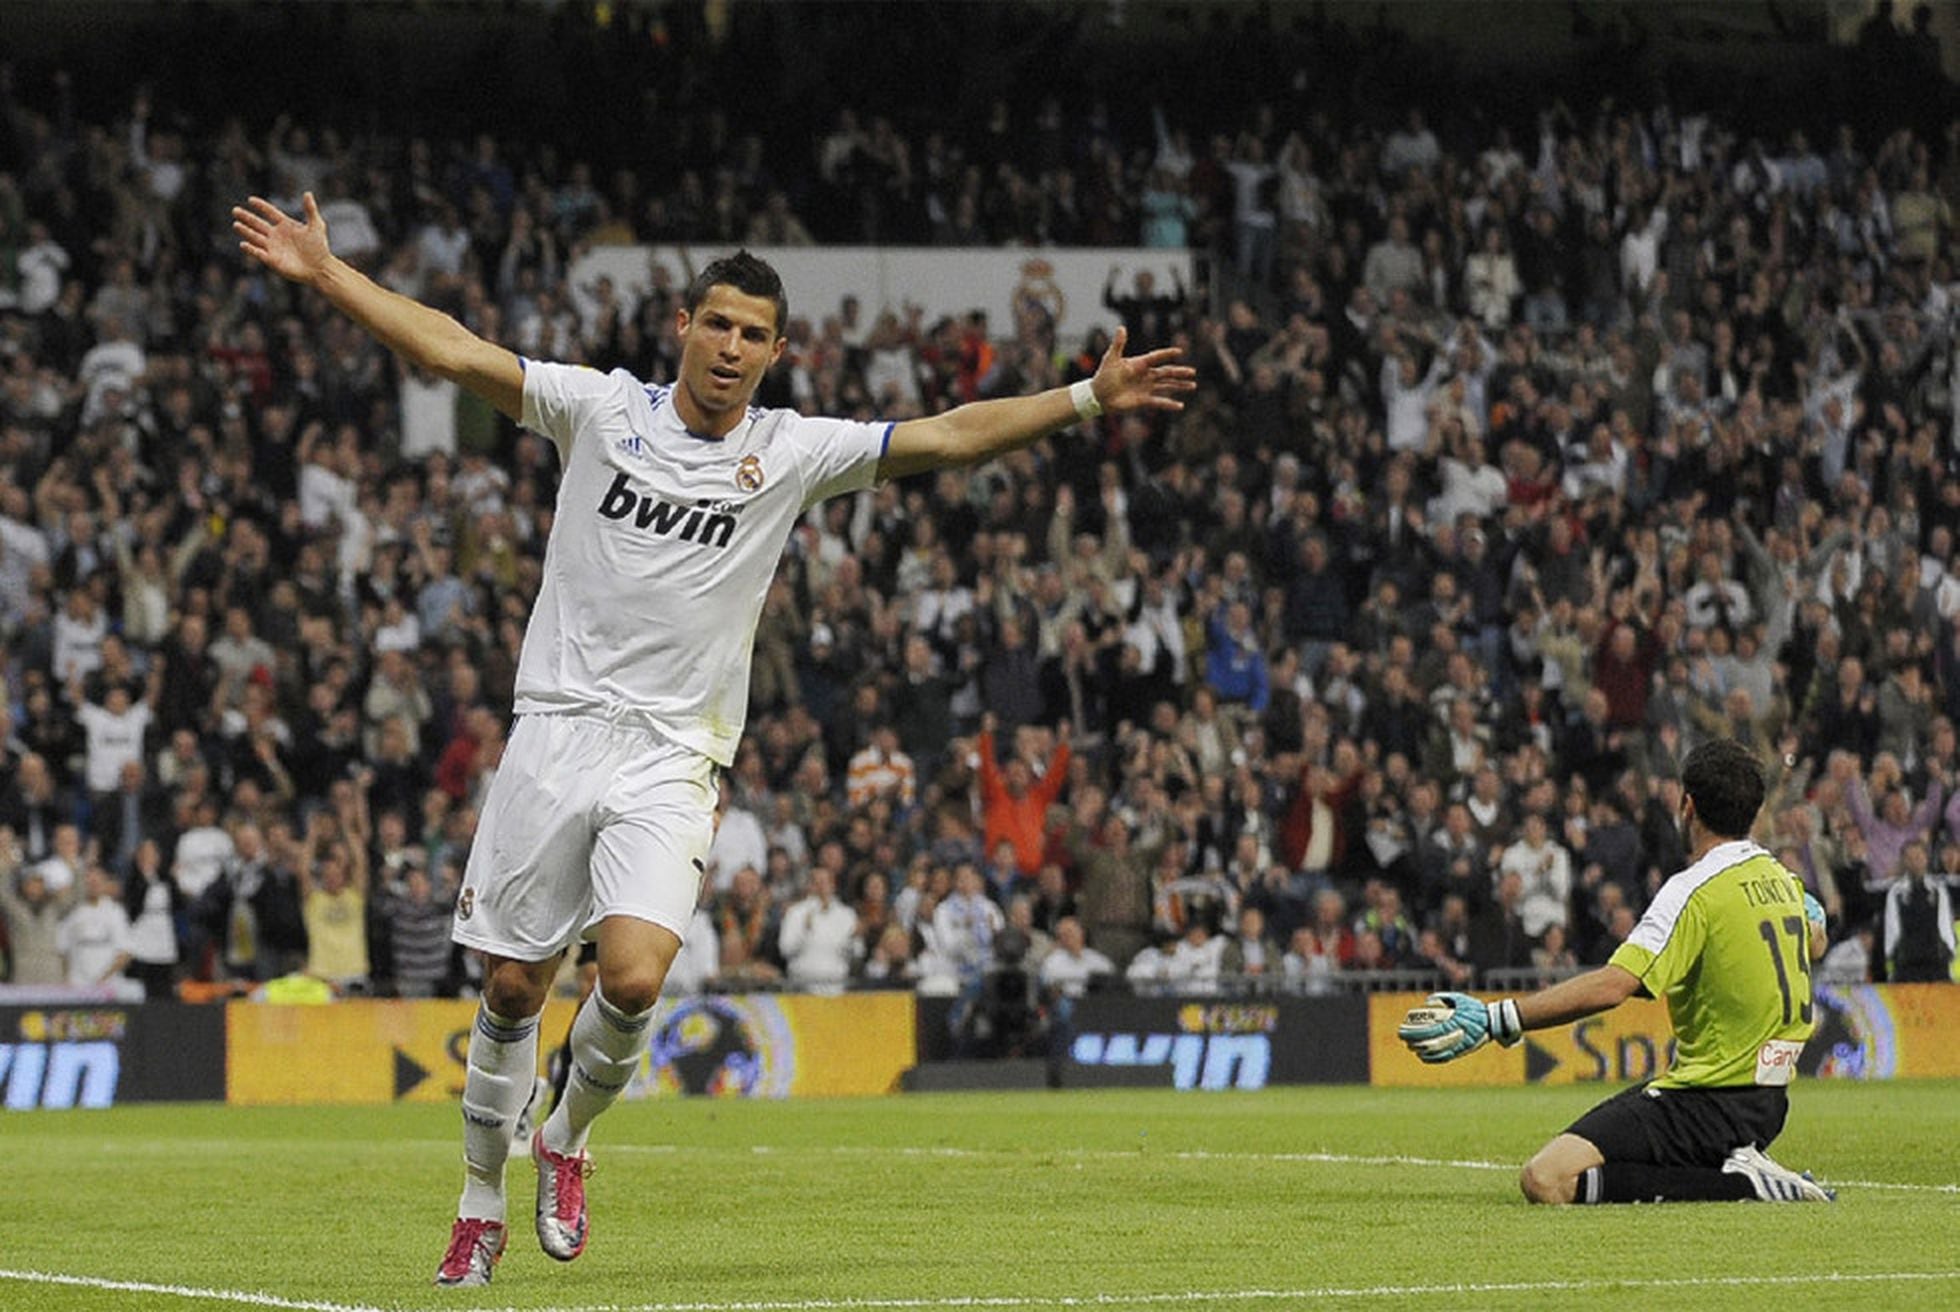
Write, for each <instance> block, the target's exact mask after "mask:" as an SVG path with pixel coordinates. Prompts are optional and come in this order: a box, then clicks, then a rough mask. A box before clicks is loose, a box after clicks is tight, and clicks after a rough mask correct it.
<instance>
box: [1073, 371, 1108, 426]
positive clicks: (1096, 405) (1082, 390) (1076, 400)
mask: <svg viewBox="0 0 1960 1312" xmlns="http://www.w3.org/2000/svg"><path fill="white" fill-rule="evenodd" d="M1068 399H1069V401H1070V402H1071V403H1072V404H1073V405H1074V406H1075V417H1076V418H1077V419H1080V420H1082V421H1084V422H1085V423H1086V422H1087V421H1089V420H1091V419H1094V418H1096V417H1097V416H1098V415H1100V414H1101V413H1102V412H1103V411H1102V402H1101V401H1098V400H1097V399H1096V389H1095V388H1094V387H1092V386H1090V380H1089V379H1087V378H1080V379H1077V380H1076V381H1075V382H1072V383H1070V384H1069V385H1068Z"/></svg>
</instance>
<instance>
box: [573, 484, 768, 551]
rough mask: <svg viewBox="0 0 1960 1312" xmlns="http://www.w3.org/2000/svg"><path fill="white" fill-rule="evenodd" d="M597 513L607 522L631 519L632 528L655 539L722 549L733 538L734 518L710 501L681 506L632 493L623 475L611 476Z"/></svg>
mask: <svg viewBox="0 0 1960 1312" xmlns="http://www.w3.org/2000/svg"><path fill="white" fill-rule="evenodd" d="M599 513H600V514H601V515H603V516H605V517H606V518H607V519H616V520H628V519H630V520H632V521H633V526H634V527H635V528H643V529H647V530H648V531H650V532H651V533H653V535H654V536H655V537H662V538H667V537H671V538H678V539H680V540H681V541H682V542H693V543H696V544H697V545H700V546H703V547H725V546H727V545H728V540H729V538H731V537H733V536H734V535H735V516H733V515H731V514H728V513H727V512H726V511H724V510H722V509H721V508H719V507H718V506H716V505H715V504H714V503H713V502H709V501H697V502H695V503H694V504H693V505H691V506H684V505H678V504H676V503H675V502H672V501H662V500H661V499H660V498H659V497H650V496H647V495H646V494H645V493H643V492H635V491H634V490H633V487H632V483H631V480H629V479H628V478H627V477H626V475H625V474H623V473H621V474H614V475H613V481H612V486H611V487H609V488H607V489H606V495H605V496H604V497H602V498H600V500H599Z"/></svg>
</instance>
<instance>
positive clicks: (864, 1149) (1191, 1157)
mask: <svg viewBox="0 0 1960 1312" xmlns="http://www.w3.org/2000/svg"><path fill="white" fill-rule="evenodd" d="M418 1142H421V1143H433V1142H435V1141H434V1140H419V1141H418ZM443 1146H444V1147H450V1146H452V1145H449V1144H448V1143H447V1142H445V1143H444V1144H443ZM596 1151H598V1152H600V1153H626V1154H629V1155H631V1154H642V1155H645V1156H650V1157H671V1156H674V1155H676V1154H679V1153H715V1152H730V1153H748V1154H750V1155H751V1156H755V1157H771V1156H790V1155H794V1154H797V1153H828V1154H832V1155H837V1156H853V1157H945V1158H954V1159H959V1158H967V1159H982V1158H990V1157H1029V1156H1041V1157H1068V1158H1074V1159H1078V1160H1090V1161H1135V1160H1139V1159H1142V1158H1148V1157H1160V1158H1166V1159H1169V1160H1171V1161H1180V1162H1255V1163H1257V1162H1269V1163H1273V1164H1277V1165H1284V1164H1286V1163H1289V1162H1304V1163H1309V1164H1313V1165H1321V1166H1419V1167H1435V1168H1440V1169H1446V1170H1456V1171H1515V1170H1517V1169H1518V1166H1519V1164H1518V1163H1517V1162H1492V1161H1484V1160H1482V1159H1480V1158H1473V1157H1412V1156H1409V1155H1407V1154H1403V1153H1392V1154H1391V1153H1380V1154H1366V1153H1323V1152H1293V1153H1221V1152H1212V1151H1209V1150H1207V1149H1202V1148H1191V1149H1170V1150H1162V1151H1160V1150H1156V1149H1131V1148H1056V1149H1042V1148H953V1147H934V1146H929V1145H928V1146H906V1145H899V1144H825V1145H814V1146H810V1147H803V1146H797V1147H787V1148H785V1147H778V1146H774V1145H770V1144H750V1145H747V1146H741V1145H730V1146H728V1147H716V1146H712V1145H707V1144H646V1143H616V1144H603V1145H601V1146H600V1147H599V1148H598V1149H597V1150H596ZM1825 1183H1827V1184H1830V1185H1832V1186H1834V1187H1835V1186H1841V1187H1843V1188H1847V1189H1894V1190H1900V1191H1904V1192H1908V1193H1935V1194H1960V1184H1912V1183H1901V1182H1897V1181H1889V1180H1837V1179H1832V1180H1828V1181H1826V1182H1825Z"/></svg>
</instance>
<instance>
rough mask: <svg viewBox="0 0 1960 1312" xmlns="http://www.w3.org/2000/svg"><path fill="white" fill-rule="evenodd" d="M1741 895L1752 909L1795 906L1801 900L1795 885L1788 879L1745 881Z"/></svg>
mask: <svg viewBox="0 0 1960 1312" xmlns="http://www.w3.org/2000/svg"><path fill="white" fill-rule="evenodd" d="M1741 884H1742V895H1743V896H1744V897H1746V898H1748V899H1749V905H1750V906H1752V907H1771V906H1795V905H1796V904H1797V903H1799V902H1801V901H1802V900H1803V898H1802V895H1801V894H1799V893H1798V891H1797V885H1796V884H1795V883H1793V882H1791V881H1790V880H1788V879H1745V880H1742V881H1741Z"/></svg>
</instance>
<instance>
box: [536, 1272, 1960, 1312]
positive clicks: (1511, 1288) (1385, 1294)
mask: <svg viewBox="0 0 1960 1312" xmlns="http://www.w3.org/2000/svg"><path fill="white" fill-rule="evenodd" d="M1947 1280H1952V1281H1960V1271H1892V1272H1853V1273H1840V1272H1835V1271H1832V1272H1820V1273H1819V1274H1817V1275H1809V1276H1804V1275H1785V1276H1677V1277H1672V1278H1667V1279H1652V1280H1519V1281H1506V1282H1491V1283H1477V1282H1460V1283H1455V1284H1447V1285H1357V1286H1345V1287H1344V1286H1336V1285H1321V1286H1317V1287H1311V1288H1305V1289H1216V1290H1214V1289H1194V1290H1184V1291H1176V1292H1170V1293H1142V1294H1110V1293H1100V1294H1079V1295H1069V1294H1049V1295H1042V1296H1019V1295H1007V1294H1002V1295H986V1294H981V1295H973V1296H970V1297H949V1298H802V1299H766V1300H756V1301H738V1302H727V1303H711V1302H695V1303H596V1304H589V1305H586V1306H584V1307H572V1308H560V1309H558V1310H557V1312H908V1310H909V1312H931V1310H932V1309H942V1308H943V1309H959V1308H1008V1309H1020V1308H1095V1307H1165V1306H1176V1305H1179V1304H1188V1305H1207V1304H1214V1303H1303V1302H1311V1301H1318V1300H1322V1299H1333V1298H1349V1299H1353V1298H1424V1297H1442V1296H1457V1297H1461V1296H1463V1295H1465V1294H1539V1293H1587V1292H1592V1291H1597V1290H1609V1289H1614V1290H1617V1289H1628V1290H1631V1289H1694V1288H1757V1287H1762V1286H1772V1285H1782V1286H1797V1285H1852V1284H1902V1283H1924V1282H1929V1281H1947ZM504 1312H518V1310H517V1309H514V1308H513V1309H505V1310H504Z"/></svg>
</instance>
